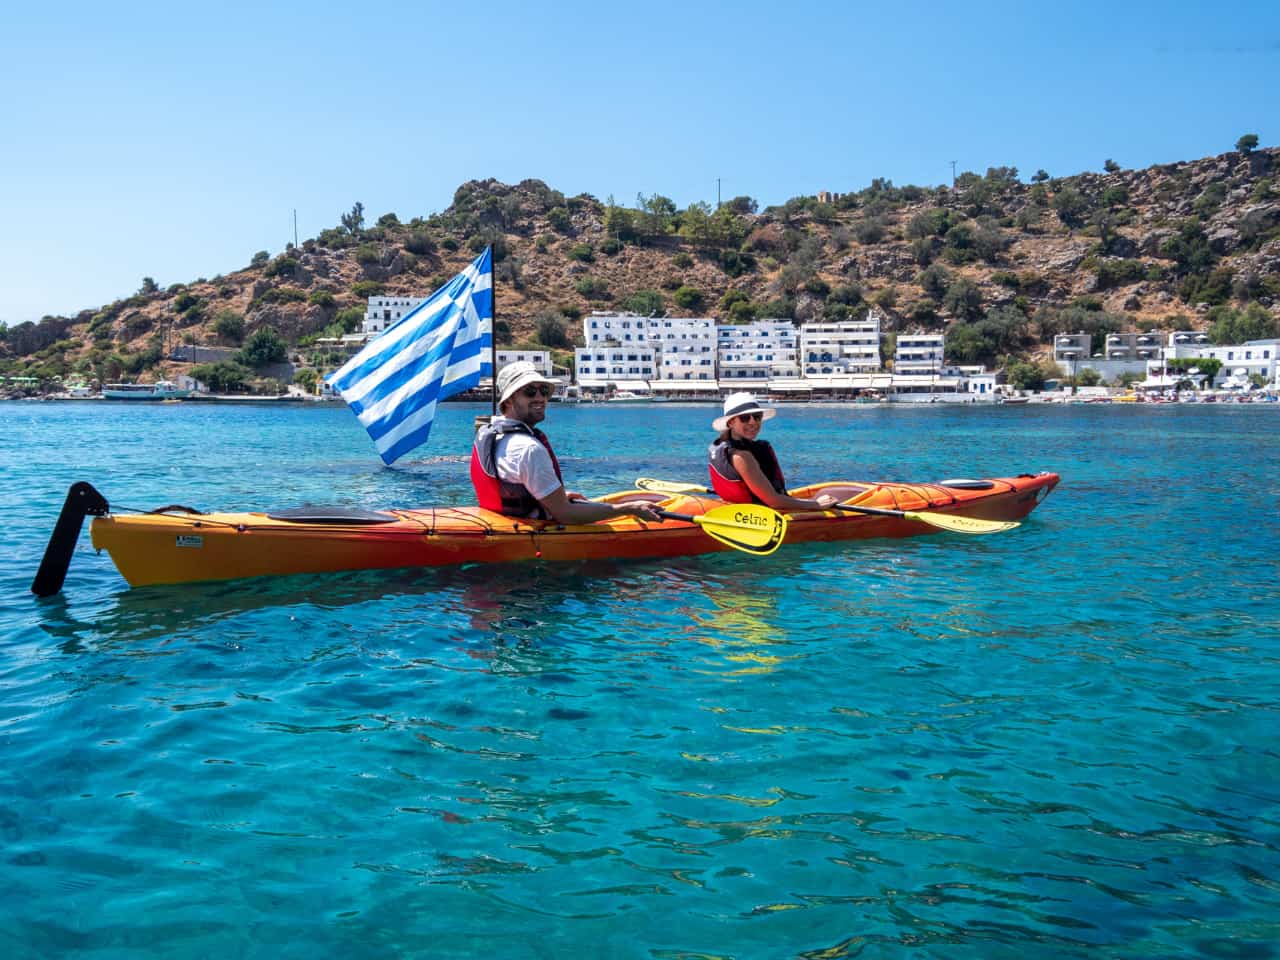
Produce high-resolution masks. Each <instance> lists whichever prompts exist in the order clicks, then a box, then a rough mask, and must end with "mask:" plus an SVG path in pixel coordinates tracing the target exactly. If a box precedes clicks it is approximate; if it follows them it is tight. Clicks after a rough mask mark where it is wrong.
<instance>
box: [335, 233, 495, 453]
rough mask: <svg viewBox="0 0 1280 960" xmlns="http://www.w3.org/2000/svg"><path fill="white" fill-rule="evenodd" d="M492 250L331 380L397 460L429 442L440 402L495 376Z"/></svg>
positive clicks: (375, 439) (380, 450) (383, 448)
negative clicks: (485, 378) (493, 360)
mask: <svg viewBox="0 0 1280 960" xmlns="http://www.w3.org/2000/svg"><path fill="white" fill-rule="evenodd" d="M492 341H493V254H492V251H491V249H490V248H489V247H486V248H485V251H484V253H482V254H480V256H478V257H476V259H475V260H473V261H472V262H471V263H470V264H469V265H468V266H467V268H466V269H465V270H463V271H462V272H461V273H460V274H458V275H457V276H456V277H454V278H453V279H452V280H450V281H449V282H448V283H446V284H445V285H444V286H443V287H441V288H440V289H439V290H437V291H436V292H435V293H433V294H432V295H431V296H430V297H428V298H427V299H426V300H425V301H424V302H423V303H420V304H419V305H418V306H417V307H415V308H414V309H413V310H411V311H410V312H409V313H407V314H405V315H404V317H403V318H402V319H401V320H400V321H399V322H398V323H397V324H396V325H395V326H393V327H391V328H390V329H388V330H387V332H386V333H384V334H382V336H380V337H378V339H376V340H374V341H373V342H372V343H369V344H367V345H366V346H365V348H364V349H363V350H361V351H360V352H359V353H357V354H356V355H355V356H354V357H352V358H351V359H350V360H348V361H347V362H346V363H345V364H344V365H343V366H342V368H341V369H340V370H337V371H335V372H333V373H331V374H329V376H327V377H325V380H326V381H327V382H328V383H329V384H330V386H332V387H333V388H334V389H335V390H337V391H338V392H339V393H341V394H342V399H343V400H345V401H347V403H348V405H350V407H351V409H352V410H354V411H355V414H356V417H357V418H358V419H359V420H360V422H361V423H363V424H364V428H365V429H366V430H368V431H369V436H371V437H373V442H374V443H375V444H376V445H377V447H378V453H379V454H380V455H381V457H382V459H383V462H385V463H394V462H395V461H396V460H398V459H400V458H401V457H402V456H404V455H405V454H406V453H408V452H409V451H410V450H412V449H413V448H414V447H416V446H419V445H421V444H423V443H426V442H427V436H428V435H429V434H430V433H431V421H432V420H433V419H435V415H436V404H437V403H438V402H439V401H441V400H443V399H444V398H445V397H451V396H453V395H454V394H455V393H461V392H462V391H464V390H470V389H472V388H473V387H476V386H478V385H479V383H480V378H481V377H491V376H493V364H492V363H491V360H490V358H491V353H490V350H491V346H490V345H491V343H492Z"/></svg>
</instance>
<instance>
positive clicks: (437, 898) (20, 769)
mask: <svg viewBox="0 0 1280 960" xmlns="http://www.w3.org/2000/svg"><path fill="white" fill-rule="evenodd" d="M479 409H480V408H473V407H468V406H463V405H456V406H454V405H451V406H447V407H446V408H444V413H443V414H442V419H441V420H440V421H439V422H438V423H437V425H436V432H435V435H434V436H433V438H432V442H431V444H430V445H429V447H427V448H426V452H425V453H423V454H422V458H421V459H419V460H414V461H413V462H410V463H409V464H408V465H407V466H406V467H405V468H404V469H398V470H390V469H386V468H383V467H382V466H381V464H380V462H379V461H378V460H377V457H376V455H375V454H374V451H373V447H372V444H371V443H370V441H369V440H368V438H367V436H366V435H365V434H364V433H363V431H362V430H361V429H360V427H359V425H358V424H357V423H356V421H355V418H354V417H353V416H352V415H351V414H350V413H349V412H348V411H347V410H346V409H345V408H340V407H339V408H335V407H328V408H325V409H302V408H297V407H284V406H282V407H274V408H269V409H252V408H236V407H233V408H212V407H209V406H200V405H162V406H145V405H123V406H111V407H107V406H104V405H102V404H52V403H50V404H36V403H7V404H0V507H2V508H3V511H4V515H5V516H7V517H8V518H9V526H8V530H7V535H6V536H5V537H4V538H3V540H0V843H2V844H3V848H2V849H0V904H2V907H3V908H2V909H0V951H3V954H4V955H5V956H6V957H10V958H24V960H25V958H29V957H31V958H34V957H40V958H45V957H73V958H94V960H97V958H108V957H130V958H147V957H157V958H159V957H164V958H188V957H271V958H273V960H283V958H293V957H298V958H305V960H319V958H326V957H335V958H337V957H342V958H363V957H389V956H421V957H466V956H480V955H487V956H502V957H566V956H574V957H579V956H581V957H627V958H630V957H645V958H693V957H734V958H754V957H810V958H817V957H823V958H832V957H845V956H864V957H885V956H899V955H901V956H928V957H947V958H951V957H973V958H993V957H1010V958H1014V957H1084V956H1107V957H1191V956H1207V957H1233V958H1235V957H1273V956H1277V955H1280V737H1278V736H1277V731H1280V579H1278V577H1277V575H1278V574H1280V569H1278V566H1280V564H1278V563H1277V543H1278V542H1280V519H1278V513H1280V512H1278V510H1277V502H1278V500H1280V440H1277V436H1278V435H1280V410H1277V409H1275V408H1274V407H1272V406H1265V407H1259V406H1254V407H1225V408H1222V407H1218V408H1214V407H1200V406H1164V407H1145V408H1143V407H1138V408H1119V407H1099V406H1078V407H1052V406H1044V407H1022V408H993V407H981V408H978V407H968V408H960V407H950V406H946V407H938V406H934V407H920V408H911V407H897V406H895V407H892V408H887V409H886V408H879V407H838V406H815V407H800V406H796V407H789V408H784V409H783V411H782V416H780V417H779V418H778V419H776V420H774V421H771V422H770V423H769V424H768V425H767V427H766V434H765V435H766V436H767V437H769V438H770V439H772V440H773V441H774V443H775V445H776V446H777V447H778V448H779V450H780V452H781V454H782V456H783V458H784V463H785V464H786V465H787V466H788V468H789V469H788V474H789V479H790V480H791V481H792V482H793V483H796V484H799V483H802V482H808V481H814V480H820V479H834V478H843V479H903V480H931V479H939V478H941V477H950V476H983V475H999V474H1012V473H1018V472H1023V471H1036V470H1042V469H1051V470H1055V471H1058V472H1060V473H1061V474H1062V475H1063V483H1062V485H1061V486H1060V487H1059V488H1058V490H1057V491H1055V492H1054V493H1053V494H1052V495H1051V496H1050V497H1049V498H1048V499H1047V500H1046V501H1045V502H1044V503H1043V504H1042V505H1041V507H1040V508H1039V509H1038V510H1037V511H1036V513H1035V514H1033V515H1032V517H1031V519H1030V520H1029V521H1028V522H1026V523H1025V524H1024V525H1023V526H1022V527H1021V528H1020V529H1018V530H1016V531H1013V532H1011V533H1007V534H1002V535H998V536H993V537H985V538H977V537H959V536H951V535H941V536H933V537H921V538H915V539H912V540H906V541H873V542H863V543H850V544H837V545H821V546H797V547H784V548H783V549H782V550H780V551H779V552H778V553H776V554H774V555H773V556H771V557H768V558H753V557H749V556H746V555H742V554H736V553H726V554H718V555H712V556H707V557H700V558H691V559H687V560H677V561H666V562H642V563H617V564H608V563H595V564H591V565H578V564H567V565H551V564H538V565H534V564H529V565H518V566H515V565H513V566H506V567H470V568H460V569H445V570H431V571H395V572H373V573H360V574H353V575H336V576H325V577H319V576H317V577H295V578H284V579H277V580H259V581H242V582H236V583H221V584H207V585H196V586H187V587H180V588H179V587H159V588H147V589H141V590H129V589H128V588H127V587H126V586H125V584H124V582H123V580H122V579H121V578H120V577H119V575H118V574H117V573H116V572H115V569H114V568H113V567H112V565H111V563H110V561H109V559H108V558H107V557H106V556H105V555H102V556H98V555H95V554H94V553H93V551H92V549H91V547H90V546H89V542H88V536H87V531H86V533H85V534H84V535H83V536H82V538H81V541H80V545H79V549H78V551H77V554H76V556H75V558H74V562H73V564H72V567H71V571H70V575H69V576H68V579H67V584H66V587H65V589H64V592H63V593H62V595H60V596H58V597H55V598H51V599H47V600H36V599H34V598H33V597H31V595H30V594H29V593H28V588H29V585H30V581H31V577H32V575H33V573H34V571H35V568H36V566H37V564H38V561H39V557H40V554H41V551H42V550H43V548H44V544H45V541H46V539H47V537H48V534H49V532H50V530H51V528H52V525H53V521H54V518H55V517H56V515H57V511H58V508H59V507H60V505H61V502H62V499H63V497H64V495H65V492H66V488H67V487H68V486H69V485H70V484H71V483H72V482H73V481H75V480H81V479H85V480H89V481H90V482H92V483H94V484H95V485H96V486H97V487H98V488H99V489H100V490H102V491H103V493H104V494H105V495H106V496H107V497H108V498H109V499H110V500H111V501H112V503H113V504H116V505H118V506H131V507H138V508H144V509H149V508H152V507H156V506H160V505H163V504H169V503H183V504H188V505H191V506H194V507H199V508H202V509H236V508H264V507H276V506H288V505H299V504H302V503H306V502H312V503H318V502H330V503H333V502H340V503H347V504H358V505H362V506H375V507H377V506H383V507H385V506H417V505H422V504H427V503H433V502H435V503H452V502H459V501H462V500H464V499H467V498H468V496H469V486H468V483H467V479H466V465H465V452H466V449H467V446H468V438H469V433H470V422H471V418H472V415H473V414H474V413H476V412H479ZM714 413H715V410H714V408H712V407H710V406H681V405H676V404H667V405H664V406H661V407H628V408H623V409H614V408H608V409H605V408H601V407H585V408H570V407H565V408H559V407H556V408H552V411H551V416H550V419H549V421H548V424H547V428H548V430H549V432H550V433H551V436H552V438H553V440H554V441H555V443H556V447H557V451H558V452H559V453H560V455H561V460H562V463H563V464H564V467H565V471H566V474H567V475H568V476H569V477H570V479H571V486H573V487H576V488H578V489H581V490H583V491H584V492H587V493H588V494H601V493H605V492H608V491H609V490H612V489H617V488H622V487H627V486H629V485H630V482H631V480H632V479H633V478H634V477H636V476H638V475H650V476H657V477H662V478H668V479H675V480H681V479H686V480H693V481H697V482H702V481H703V480H704V476H705V473H704V468H703V466H702V463H703V448H704V445H705V443H706V442H707V441H708V440H709V439H710V432H709V430H708V429H707V423H708V421H709V420H710V419H711V418H712V416H713V415H714Z"/></svg>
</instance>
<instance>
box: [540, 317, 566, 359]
mask: <svg viewBox="0 0 1280 960" xmlns="http://www.w3.org/2000/svg"><path fill="white" fill-rule="evenodd" d="M536 327H537V331H538V342H539V343H541V344H542V345H543V346H544V347H553V348H562V349H566V350H567V349H569V348H570V347H572V346H573V341H572V340H570V339H569V331H568V328H567V326H566V325H565V318H564V314H562V313H560V311H558V310H547V311H544V312H543V313H540V314H538V319H537V322H536Z"/></svg>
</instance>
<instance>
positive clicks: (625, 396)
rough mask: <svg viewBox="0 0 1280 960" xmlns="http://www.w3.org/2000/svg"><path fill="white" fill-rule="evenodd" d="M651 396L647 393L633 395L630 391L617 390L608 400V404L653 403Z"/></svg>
mask: <svg viewBox="0 0 1280 960" xmlns="http://www.w3.org/2000/svg"><path fill="white" fill-rule="evenodd" d="M653 400H654V398H653V396H652V395H650V394H647V393H633V392H632V391H630V390H619V391H618V392H617V393H615V394H614V395H613V396H611V397H610V398H609V399H608V401H607V402H608V403H653Z"/></svg>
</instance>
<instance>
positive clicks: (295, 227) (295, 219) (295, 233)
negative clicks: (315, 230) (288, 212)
mask: <svg viewBox="0 0 1280 960" xmlns="http://www.w3.org/2000/svg"><path fill="white" fill-rule="evenodd" d="M293 248H294V249H295V250H296V249H297V248H298V208H297V207H294V208H293Z"/></svg>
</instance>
